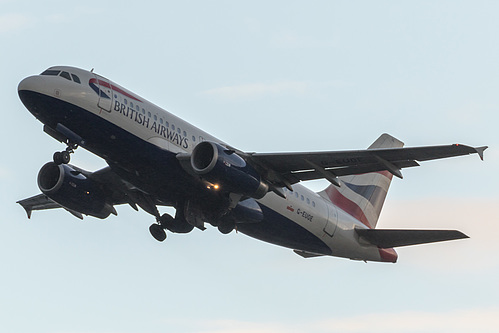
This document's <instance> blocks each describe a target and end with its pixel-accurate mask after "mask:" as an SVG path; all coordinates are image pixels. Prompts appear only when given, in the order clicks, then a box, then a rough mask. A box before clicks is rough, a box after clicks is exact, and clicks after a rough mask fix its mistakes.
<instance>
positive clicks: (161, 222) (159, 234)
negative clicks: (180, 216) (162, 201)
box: [149, 214, 175, 242]
mask: <svg viewBox="0 0 499 333" xmlns="http://www.w3.org/2000/svg"><path fill="white" fill-rule="evenodd" d="M156 219H157V221H158V223H153V224H151V226H150V227H149V232H150V233H151V235H152V236H153V237H154V239H155V240H157V241H158V242H162V241H164V240H165V239H166V231H165V229H167V227H168V225H169V224H173V221H174V220H175V219H174V218H173V217H172V216H171V215H169V214H163V215H161V216H159V214H158V216H157V217H156Z"/></svg>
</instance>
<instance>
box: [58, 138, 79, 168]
mask: <svg viewBox="0 0 499 333" xmlns="http://www.w3.org/2000/svg"><path fill="white" fill-rule="evenodd" d="M76 148H78V145H77V144H76V143H68V147H67V148H66V150H63V151H57V152H55V153H54V156H53V160H54V163H55V164H57V165H61V164H68V163H69V161H70V160H71V156H70V154H73V153H74V151H75V149H76Z"/></svg>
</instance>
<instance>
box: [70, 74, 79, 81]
mask: <svg viewBox="0 0 499 333" xmlns="http://www.w3.org/2000/svg"><path fill="white" fill-rule="evenodd" d="M71 77H72V78H73V81H74V82H76V83H81V81H80V78H79V77H78V76H76V75H74V74H71Z"/></svg>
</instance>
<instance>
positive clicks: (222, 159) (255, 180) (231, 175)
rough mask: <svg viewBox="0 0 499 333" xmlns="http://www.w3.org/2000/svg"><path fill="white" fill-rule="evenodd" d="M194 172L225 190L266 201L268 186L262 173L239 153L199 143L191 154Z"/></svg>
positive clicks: (212, 143) (215, 144)
mask: <svg viewBox="0 0 499 333" xmlns="http://www.w3.org/2000/svg"><path fill="white" fill-rule="evenodd" d="M191 167H192V169H193V170H194V172H195V173H196V174H198V175H200V176H201V177H202V178H203V179H205V180H207V181H209V182H210V183H213V184H216V185H219V186H220V187H221V189H222V190H224V191H227V192H231V193H237V194H241V195H246V196H249V197H253V198H256V199H260V198H263V197H264V196H265V194H267V192H268V190H269V187H268V185H267V184H266V183H264V182H263V181H262V179H261V177H260V174H259V173H258V172H257V171H256V170H255V169H254V168H253V167H251V166H250V165H248V164H247V163H246V161H245V160H244V159H243V158H242V157H241V156H239V155H237V154H236V153H234V152H233V151H231V150H228V149H226V148H225V147H223V146H221V145H219V144H217V143H214V142H210V141H204V142H201V143H199V144H198V145H197V146H196V147H195V148H194V150H193V151H192V155H191Z"/></svg>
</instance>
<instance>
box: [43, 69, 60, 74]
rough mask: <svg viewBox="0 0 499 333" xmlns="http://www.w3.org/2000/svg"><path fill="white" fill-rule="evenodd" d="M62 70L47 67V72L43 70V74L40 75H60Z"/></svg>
mask: <svg viewBox="0 0 499 333" xmlns="http://www.w3.org/2000/svg"><path fill="white" fill-rule="evenodd" d="M60 72H61V71H56V70H53V69H47V70H46V71H45V72H43V73H42V74H40V75H50V76H57V75H59V73H60Z"/></svg>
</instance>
